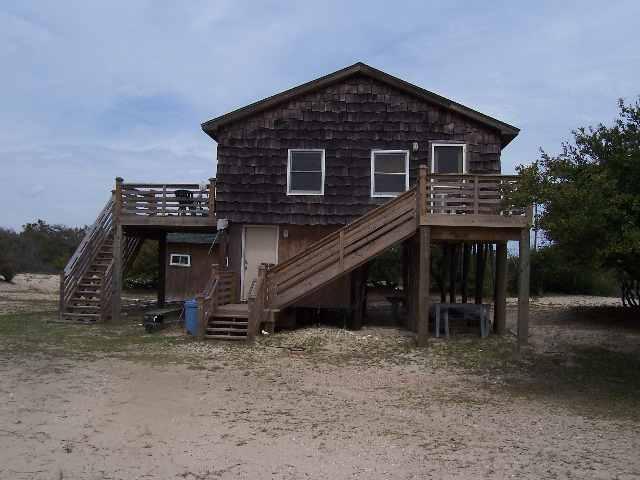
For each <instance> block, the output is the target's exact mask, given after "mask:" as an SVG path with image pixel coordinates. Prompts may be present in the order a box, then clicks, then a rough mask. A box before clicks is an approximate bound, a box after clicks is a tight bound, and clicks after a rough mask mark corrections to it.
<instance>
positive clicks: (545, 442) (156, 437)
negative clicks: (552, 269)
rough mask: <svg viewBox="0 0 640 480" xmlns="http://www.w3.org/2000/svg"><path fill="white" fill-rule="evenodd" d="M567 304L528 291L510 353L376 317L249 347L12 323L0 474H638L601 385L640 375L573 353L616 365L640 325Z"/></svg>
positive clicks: (495, 344) (502, 344) (619, 414)
mask: <svg viewBox="0 0 640 480" xmlns="http://www.w3.org/2000/svg"><path fill="white" fill-rule="evenodd" d="M16 291H20V290H14V291H13V293H12V292H8V291H7V290H3V291H2V292H0V299H2V301H5V299H6V298H7V297H8V296H13V295H17V294H15V292H16ZM30 294H32V295H40V294H43V295H44V293H41V292H38V291H33V292H32V293H30ZM53 296H54V297H55V294H53ZM559 301H562V302H565V304H566V305H565V306H564V307H561V306H558V302H559ZM583 301H586V302H595V303H596V304H598V305H602V304H603V303H602V302H601V300H597V299H591V300H589V299H576V301H575V303H576V304H582V302H583ZM598 302H601V303H598ZM570 304H571V302H570V299H567V298H565V299H564V300H550V301H548V302H546V301H542V300H541V301H537V302H536V303H535V304H534V307H533V309H532V326H531V343H532V346H531V347H527V348H526V349H525V350H523V351H520V352H517V351H516V350H515V346H514V343H513V341H512V339H510V338H506V339H500V338H496V337H493V338H490V339H487V340H479V339H476V338H469V339H466V338H463V339H453V338H452V339H449V340H433V341H432V343H431V346H430V348H429V349H427V350H423V349H416V348H414V347H413V344H412V339H411V337H410V336H409V335H408V334H407V333H406V332H403V331H402V330H399V329H395V328H379V327H370V328H365V329H363V330H361V331H359V332H348V331H344V330H338V329H330V328H308V329H302V330H298V331H295V332H289V333H280V334H276V335H273V336H271V337H267V338H263V339H261V340H259V341H258V342H256V344H255V345H252V346H246V345H235V344H234V345H229V344H224V343H215V342H207V343H204V344H203V343H197V342H187V343H178V344H176V343H171V341H172V340H174V339H177V338H182V337H180V336H179V332H178V331H177V330H174V331H165V332H163V333H160V334H154V335H155V337H150V336H141V339H134V340H132V343H131V344H130V345H129V344H127V345H128V346H127V347H126V348H125V349H124V350H121V351H120V353H119V354H118V355H112V354H110V353H109V352H108V351H104V350H102V351H101V352H100V353H99V354H95V355H93V354H87V352H84V353H83V355H76V354H74V353H73V351H72V350H73V348H76V347H77V345H76V347H71V346H69V345H71V344H63V343H59V342H62V341H63V340H62V339H64V338H66V337H67V336H69V335H70V332H71V333H75V332H80V333H78V334H80V335H86V342H89V341H95V338H94V337H95V336H97V335H105V336H104V339H105V341H107V340H110V339H112V338H111V336H110V335H109V334H105V333H104V332H105V331H104V330H98V329H97V327H89V326H74V327H73V328H72V327H64V328H66V330H64V331H63V333H64V336H54V337H52V338H54V340H45V339H44V338H43V339H42V340H38V341H36V342H34V343H26V344H25V345H28V346H29V348H28V349H25V348H22V347H24V345H22V344H20V345H21V348H17V346H16V345H17V343H16V342H17V340H15V339H14V340H12V338H14V337H11V335H13V333H12V334H11V335H6V336H5V338H1V337H0V341H1V342H3V343H0V378H1V379H2V381H1V383H0V478H2V479H56V480H60V479H70V478H73V479H138V478H140V479H143V478H153V479H174V478H175V479H188V480H202V479H218V478H223V479H226V478H229V479H231V478H234V479H235V478H274V479H299V478H309V479H343V478H344V479H351V478H362V479H384V478H401V479H418V478H420V479H422V478H438V479H449V478H495V479H502V478H526V479H547V478H548V479H564V478H576V479H612V478H617V479H635V478H640V458H639V455H638V452H639V451H640V421H639V417H638V416H637V415H635V414H634V412H632V411H627V410H633V409H635V408H636V407H640V403H638V402H635V401H633V400H630V401H627V399H626V397H624V395H623V396H622V397H618V396H610V395H609V393H611V392H613V391H614V390H615V392H618V393H619V392H623V393H629V391H628V390H629V388H631V389H636V388H637V384H636V383H633V381H634V379H633V378H632V377H624V376H623V377H621V379H622V380H621V382H622V383H627V384H628V383H629V381H628V380H629V379H631V384H632V386H631V387H628V388H626V387H625V385H622V387H625V389H624V390H616V388H617V386H618V383H610V382H609V381H608V379H603V378H600V377H598V375H601V374H602V372H601V371H600V370H596V367H597V365H596V364H595V363H588V364H587V365H588V366H590V367H589V368H591V369H592V370H584V369H581V368H579V367H580V366H582V365H583V364H582V363H580V362H582V359H583V358H588V359H589V360H590V361H593V360H594V358H596V357H592V356H589V357H584V356H583V355H584V352H590V351H591V350H584V348H587V349H592V348H597V349H598V350H597V351H598V352H606V355H612V356H605V357H604V359H605V362H608V361H609V360H610V359H614V358H618V357H617V356H619V355H629V356H627V357H623V358H622V359H618V360H619V363H616V364H611V366H612V368H618V367H620V366H621V365H622V366H624V365H625V364H626V363H629V362H638V359H639V358H640V350H639V345H640V330H639V329H638V328H633V327H629V324H628V322H624V321H623V322H622V323H615V322H614V323H605V324H604V325H603V323H602V322H601V320H602V318H601V317H602V315H603V314H602V312H601V311H597V312H596V313H597V315H596V317H597V318H596V319H595V320H593V319H592V318H591V316H590V315H589V314H588V312H582V311H580V310H578V311H575V310H574V309H570V308H569V305H570ZM604 304H605V305H606V303H604ZM20 318H22V317H20ZM24 318H25V321H27V320H28V321H37V320H36V319H37V318H39V317H38V315H30V316H25V317H24ZM5 321H6V320H5ZM1 322H3V317H0V326H1ZM509 323H510V325H509V326H510V328H514V309H513V308H510V311H509ZM48 328H52V329H54V330H47V331H48V332H49V333H50V334H52V335H53V334H55V335H57V334H58V333H60V331H59V330H55V328H63V327H48ZM91 329H93V330H91ZM87 332H89V333H87ZM15 338H18V337H15ZM82 338H85V337H82ZM145 339H147V340H150V339H153V340H158V341H157V342H156V343H148V342H146V341H143V340H145ZM46 342H49V343H46ZM57 342H58V343H59V344H58V343H57ZM74 345H75V344H74ZM56 346H57V347H60V348H59V349H58V350H56V349H55V347H56ZM3 347H4V348H3ZM291 347H296V348H291ZM123 351H124V354H123V353H122V352H123ZM597 358H600V357H597ZM638 364H639V365H640V362H639V363H638ZM574 365H575V366H576V367H575V368H574V367H573V366H574ZM605 370H606V369H605ZM574 372H582V373H584V372H587V373H589V375H587V376H586V377H576V378H574V376H573V373H574ZM615 373H616V372H615V371H614V372H612V375H613V376H614V377H615ZM568 374H572V375H571V376H569V375H568ZM631 375H633V371H632V372H631ZM638 375H640V373H638ZM614 380H616V379H615V378H614ZM601 382H605V383H601ZM603 387H605V388H604V390H607V391H604V390H603ZM630 393H631V394H636V393H640V391H636V390H632V391H631V392H630ZM623 397H624V398H623ZM635 397H637V395H632V398H635ZM629 402H631V403H629ZM635 413H637V412H635Z"/></svg>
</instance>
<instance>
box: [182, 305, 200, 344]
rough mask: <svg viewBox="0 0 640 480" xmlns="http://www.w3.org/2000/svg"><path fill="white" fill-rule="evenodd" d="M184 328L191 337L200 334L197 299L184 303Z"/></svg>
mask: <svg viewBox="0 0 640 480" xmlns="http://www.w3.org/2000/svg"><path fill="white" fill-rule="evenodd" d="M184 326H185V327H186V329H187V332H189V333H190V334H191V335H197V334H198V301H197V300H195V299H193V300H185V302H184Z"/></svg>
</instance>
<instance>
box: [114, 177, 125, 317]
mask: <svg viewBox="0 0 640 480" xmlns="http://www.w3.org/2000/svg"><path fill="white" fill-rule="evenodd" d="M123 182H124V180H123V179H122V178H121V177H117V178H116V188H115V192H114V200H115V202H114V204H113V220H112V221H113V227H112V228H113V273H112V277H111V290H112V292H111V319H112V320H114V321H118V320H120V309H121V307H122V246H123V243H122V237H123V233H122V224H121V223H120V217H121V216H122V183H123Z"/></svg>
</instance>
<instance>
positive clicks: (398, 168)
mask: <svg viewBox="0 0 640 480" xmlns="http://www.w3.org/2000/svg"><path fill="white" fill-rule="evenodd" d="M408 188H409V151H408V150H372V151H371V196H372V197H395V196H396V195H399V194H400V193H402V192H405V191H407V189H408Z"/></svg>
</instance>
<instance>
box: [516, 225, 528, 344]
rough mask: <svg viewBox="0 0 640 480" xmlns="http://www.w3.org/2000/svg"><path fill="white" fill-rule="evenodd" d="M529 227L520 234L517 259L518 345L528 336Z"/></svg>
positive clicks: (523, 342)
mask: <svg viewBox="0 0 640 480" xmlns="http://www.w3.org/2000/svg"><path fill="white" fill-rule="evenodd" d="M529 242H530V235H529V229H528V228H523V229H522V232H521V234H520V244H519V256H520V258H519V261H518V345H524V344H526V343H527V341H528V338H529V268H530V267H529V261H530V259H529Z"/></svg>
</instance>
